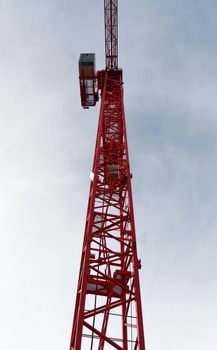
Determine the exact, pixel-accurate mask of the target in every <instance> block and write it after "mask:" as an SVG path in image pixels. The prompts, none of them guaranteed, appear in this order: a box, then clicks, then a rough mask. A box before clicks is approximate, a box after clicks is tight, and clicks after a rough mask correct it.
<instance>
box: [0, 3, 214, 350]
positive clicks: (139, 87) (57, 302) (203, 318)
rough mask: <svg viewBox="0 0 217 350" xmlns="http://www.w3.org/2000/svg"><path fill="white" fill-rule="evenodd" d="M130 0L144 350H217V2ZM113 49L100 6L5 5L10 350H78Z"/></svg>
mask: <svg viewBox="0 0 217 350" xmlns="http://www.w3.org/2000/svg"><path fill="white" fill-rule="evenodd" d="M119 2H120V6H119V10H120V17H119V27H120V31H119V34H120V50H119V56H120V60H119V63H120V66H121V67H123V69H124V81H125V85H124V87H125V109H126V118H127V126H128V138H129V147H130V160H131V170H132V172H133V191H134V193H133V194H134V205H135V215H136V223H137V239H138V250H139V256H140V257H141V258H142V266H143V268H142V270H141V274H140V277H141V286H142V302H143V313H144V323H145V335H146V343H147V350H174V349H175V350H183V349H185V350H204V349H209V350H216V348H217V331H216V326H217V297H216V295H217V257H216V251H217V215H216V214H217V156H216V152H217V116H216V111H217V83H216V78H217V35H216V33H217V21H216V18H217V2H216V0H197V1H196V0H182V1H177V0H145V1H142V0H138V1H132V0H131V1H130V0H120V1H119ZM103 40H104V30H103V1H102V0H92V1H88V0H80V1H74V0H71V1H69V0H61V1H60V0H58V1H57V0H38V1H33V0H1V1H0V166H1V171H0V278H1V282H0V286H1V287H0V349H2V350H12V349H13V350H14V349H17V350H39V349H40V350H51V349H52V350H63V349H68V348H69V342H70V333H71V325H72V316H73V308H74V300H75V294H76V284H77V277H78V266H79V264H80V251H81V243H82V238H83V229H84V223H85V213H86V205H87V199H88V191H89V172H90V169H91V164H92V159H93V150H94V143H95V136H96V128H97V120H98V111H99V106H97V108H94V109H91V110H82V109H81V107H80V99H79V84H78V70H77V61H78V58H79V54H80V52H95V53H96V59H97V67H98V69H102V68H103V67H104V41H103ZM84 350H86V349H84Z"/></svg>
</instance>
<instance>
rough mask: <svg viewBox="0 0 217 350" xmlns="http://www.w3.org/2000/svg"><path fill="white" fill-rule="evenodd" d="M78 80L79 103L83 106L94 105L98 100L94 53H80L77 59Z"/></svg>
mask: <svg viewBox="0 0 217 350" xmlns="http://www.w3.org/2000/svg"><path fill="white" fill-rule="evenodd" d="M78 66H79V81H80V93H81V105H82V107H83V108H89V107H92V106H95V104H96V102H97V101H98V99H99V98H98V90H97V78H96V70H95V54H94V53H81V54H80V59H79V63H78Z"/></svg>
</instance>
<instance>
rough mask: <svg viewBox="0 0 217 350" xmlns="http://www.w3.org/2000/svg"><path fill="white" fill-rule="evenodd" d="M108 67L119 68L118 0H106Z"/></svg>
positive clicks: (106, 54) (106, 52)
mask: <svg viewBox="0 0 217 350" xmlns="http://www.w3.org/2000/svg"><path fill="white" fill-rule="evenodd" d="M104 19H105V58H106V62H105V63H106V69H107V70H113V69H118V0H104Z"/></svg>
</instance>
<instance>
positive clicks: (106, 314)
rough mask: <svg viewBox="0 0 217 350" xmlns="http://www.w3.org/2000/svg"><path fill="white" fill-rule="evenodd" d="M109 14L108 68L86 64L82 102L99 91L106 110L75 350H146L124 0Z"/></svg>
mask: <svg viewBox="0 0 217 350" xmlns="http://www.w3.org/2000/svg"><path fill="white" fill-rule="evenodd" d="M104 17H105V61H106V62H105V63H106V67H105V69H104V70H102V71H98V72H97V73H96V72H95V55H94V54H89V53H85V54H81V55H80V60H79V73H80V76H79V79H80V89H81V104H82V106H83V107H84V108H89V107H90V106H94V105H95V104H96V102H97V101H98V96H99V94H100V96H101V107H100V114H99V124H98V131H97V138H96V146H95V154H94V161H93V168H92V172H91V183H90V193H89V201H88V208H87V217H86V225H85V232H84V241H83V247H82V253H81V265H80V272H79V278H78V287H77V295H76V303H75V311H74V320H73V327H72V336H71V343H70V350H80V349H82V350H93V349H97V350H103V349H105V350H107V349H118V350H123V349H124V350H136V349H137V350H145V341H144V330H143V319H142V305H141V295H140V283H139V269H140V268H141V263H140V260H138V256H137V247H136V235H135V224H134V213H133V200H132V190H131V177H132V176H131V173H130V166H129V156H128V146H127V134H126V123H125V114H124V103H123V80H122V70H121V69H119V68H118V1H117V0H104Z"/></svg>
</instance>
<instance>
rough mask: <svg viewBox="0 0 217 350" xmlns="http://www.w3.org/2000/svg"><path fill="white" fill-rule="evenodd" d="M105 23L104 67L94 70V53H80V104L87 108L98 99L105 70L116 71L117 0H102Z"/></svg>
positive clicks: (93, 104)
mask: <svg viewBox="0 0 217 350" xmlns="http://www.w3.org/2000/svg"><path fill="white" fill-rule="evenodd" d="M104 23H105V69H104V70H102V71H96V67H95V54H94V53H81V54H80V59H79V81H80V95H81V105H82V107H83V108H89V107H92V106H95V105H96V102H97V101H98V100H99V90H102V88H103V85H104V78H105V73H106V72H114V71H116V72H118V71H119V73H121V70H119V69H118V0H104Z"/></svg>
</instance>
